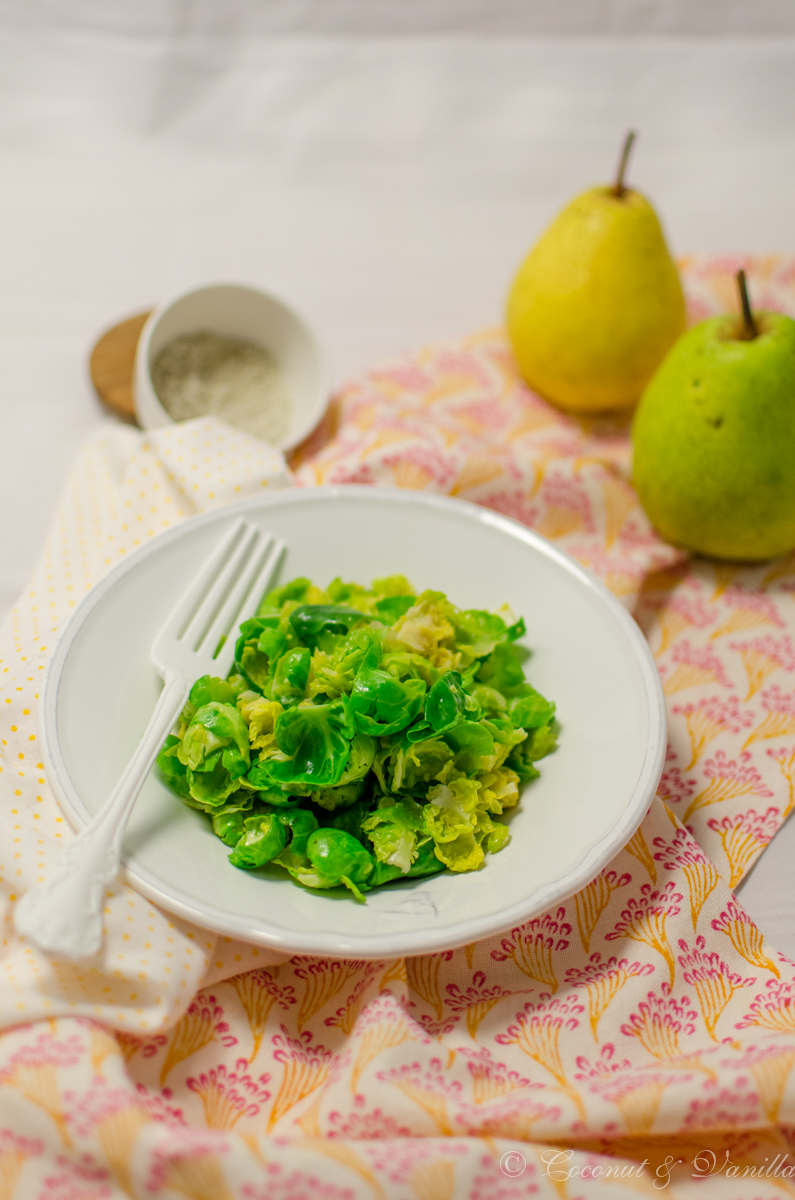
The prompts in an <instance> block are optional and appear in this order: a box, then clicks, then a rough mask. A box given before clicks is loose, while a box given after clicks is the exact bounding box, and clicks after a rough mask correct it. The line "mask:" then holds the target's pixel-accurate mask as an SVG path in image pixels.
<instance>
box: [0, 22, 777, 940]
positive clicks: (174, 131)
mask: <svg viewBox="0 0 795 1200" xmlns="http://www.w3.org/2000/svg"><path fill="white" fill-rule="evenodd" d="M0 64H1V65H0V281H2V286H1V287H0V412H2V434H3V436H2V438H0V512H2V517H3V520H2V524H0V539H1V541H0V562H2V572H1V573H0V613H1V612H4V611H5V610H6V609H7V608H8V607H9V606H10V604H11V603H12V601H13V599H14V597H15V596H16V594H17V593H18V592H19V591H20V590H21V589H22V587H23V585H24V583H25V581H26V578H27V577H28V575H29V573H30V570H31V567H32V564H33V562H34V560H35V557H36V555H37V553H38V549H39V546H40V545H41V542H42V540H43V537H44V534H45V531H46V528H47V525H48V522H49V520H50V517H51V514H52V511H53V508H54V504H55V500H56V497H57V494H58V491H59V489H60V487H61V485H62V483H63V480H64V479H65V476H66V472H67V470H68V467H69V464H70V462H71V460H72V457H73V455H74V453H75V451H76V449H77V447H78V445H79V444H80V443H81V441H82V440H83V439H84V438H85V436H86V435H87V434H88V433H89V432H90V431H91V430H92V429H94V428H96V427H97V426H98V425H99V424H101V423H102V422H103V421H107V420H110V419H111V418H108V417H106V416H105V415H104V413H103V412H102V410H101V408H100V406H99V404H98V402H97V401H96V399H95V398H94V396H93V394H92V391H91V388H90V385H89V384H88V381H87V371H86V360H87V354H88V351H89V349H90V347H91V345H92V343H93V341H94V340H95V338H96V336H97V334H98V333H99V332H100V331H101V329H102V328H104V327H105V326H107V325H109V324H112V323H113V322H114V321H115V320H117V319H119V318H120V317H122V316H125V315H127V314H129V313H130V312H135V311H137V310H140V309H142V308H145V307H148V306H150V305H151V304H152V303H153V302H155V301H156V300H158V299H161V298H164V297H166V296H168V295H170V294H173V293H174V292H176V291H177V290H179V289H181V288H182V287H184V286H187V285H190V284H193V283H199V282H202V281H207V280H211V279H223V278H227V279H233V280H234V279H239V280H250V281H253V282H257V283H260V284H263V285H265V286H267V287H269V288H271V289H273V290H274V291H277V292H279V293H282V294H283V295H285V296H286V297H287V298H289V299H291V300H292V301H293V302H294V303H295V304H296V305H297V306H298V307H299V308H300V309H301V310H303V311H304V312H305V314H306V315H307V316H308V317H309V318H310V319H311V320H312V321H313V322H314V323H315V325H316V326H317V328H318V330H319V331H320V333H321V335H322V337H323V338H324V340H325V342H326V344H327V346H328V348H329V350H330V353H331V357H332V362H333V363H334V373H335V379H336V380H337V381H341V380H343V379H344V378H345V377H346V376H349V375H351V374H352V373H354V372H356V371H359V370H361V369H363V368H364V367H366V366H368V365H371V364H374V363H377V362H378V361H380V360H383V359H385V358H388V357H391V356H394V355H396V354H400V353H401V352H403V351H406V350H410V349H412V348H415V347H417V346H418V345H421V344H422V343H424V342H427V341H431V340H438V339H441V338H448V337H455V336H457V335H459V334H463V333H466V332H469V331H471V330H473V329H475V328H477V327H478V326H482V325H486V324H492V323H495V322H497V321H499V319H500V316H501V310H502V304H503V298H504V295H505V290H506V287H507V284H508V281H509V279H510V277H511V274H512V272H513V270H514V269H515V267H516V265H517V264H518V262H519V260H520V259H521V257H522V256H523V254H524V253H525V251H526V249H527V248H528V247H529V245H530V244H531V243H532V242H533V241H534V239H535V238H536V237H537V236H538V234H539V232H540V231H541V229H542V228H543V226H544V224H545V223H546V222H547V221H548V220H549V219H550V217H551V216H552V215H553V214H554V213H555V211H556V210H557V209H558V208H559V207H560V206H561V204H562V203H563V202H565V201H566V200H567V199H568V198H569V197H570V196H571V195H572V194H574V193H576V192H578V191H580V190H582V189H583V188H585V187H588V186H590V185H592V184H593V183H596V182H600V181H604V180H606V179H607V178H608V177H609V176H610V175H611V174H612V172H613V171H614V168H615V161H616V157H617V154H618V148H619V144H620V142H621V140H622V138H623V135H624V132H625V131H626V129H627V128H630V127H633V128H636V129H637V130H638V131H639V133H640V139H639V142H638V145H637V150H636V153H635V156H634V159H633V164H632V169H631V172H630V175H631V182H632V183H633V184H636V185H637V186H639V187H640V188H641V189H642V190H643V191H645V192H646V193H647V194H649V195H650V196H651V197H652V199H653V200H654V202H655V203H656V205H657V207H658V210H659V211H660V213H661V215H662V217H663V220H664V223H665V225H666V227H667V229H668V232H669V235H670V240H671V243H672V246H673V248H674V249H675V251H677V252H686V251H689V250H693V251H722V250H726V251H754V252H763V251H776V250H779V251H790V252H795V153H794V151H795V133H794V132H793V131H794V130H795V124H794V123H793V116H794V115H795V3H793V0H668V2H662V0H535V2H528V0H273V2H270V3H268V2H263V0H259V2H256V0H200V2H196V3H191V2H190V0H0ZM793 828H795V827H793ZM787 837H789V840H790V842H792V843H793V849H795V835H793V833H792V832H791V830H790V828H789V827H788V829H787V830H786V831H785V834H784V836H783V837H779V839H777V841H776V843H775V845H774V846H773V847H772V848H771V850H769V851H768V852H767V854H766V855H765V856H764V858H763V861H762V865H761V867H760V869H758V870H757V871H756V872H755V873H754V874H753V875H752V877H751V880H750V882H749V884H748V886H747V887H746V889H745V891H744V900H745V902H746V903H747V904H748V906H749V908H750V910H751V912H752V913H753V914H754V915H755V916H756V917H757V918H758V919H759V920H760V921H761V922H762V924H763V927H764V928H765V929H766V930H767V931H768V932H769V933H770V935H771V936H772V937H773V939H774V942H775V943H776V944H777V945H779V946H780V947H781V948H782V949H786V948H787V941H788V939H789V940H791V942H792V949H791V951H790V952H791V953H793V952H795V937H793V935H792V934H791V933H790V932H789V930H790V929H791V928H792V925H793V922H792V921H791V917H792V915H795V902H790V901H789V899H788V898H787V899H786V900H785V899H782V897H783V896H786V893H787V888H786V887H785V885H784V883H783V881H785V880H788V859H789V858H791V854H792V850H791V849H788V845H787V841H786V839H787Z"/></svg>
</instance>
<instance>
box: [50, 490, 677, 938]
mask: <svg viewBox="0 0 795 1200" xmlns="http://www.w3.org/2000/svg"><path fill="white" fill-rule="evenodd" d="M365 496H366V497H367V500H368V502H369V503H373V502H376V503H387V502H390V501H391V502H394V501H396V500H397V501H399V502H400V504H401V505H405V504H408V505H410V506H411V505H416V506H417V507H420V508H422V507H431V508H435V509H441V510H443V511H447V512H453V513H455V514H456V515H458V516H466V517H469V518H470V519H475V520H477V521H479V522H482V523H483V524H486V525H491V526H493V527H495V528H496V529H499V530H501V531H502V532H504V533H506V534H507V535H509V536H511V537H514V538H518V540H520V541H523V542H524V543H525V544H527V545H529V546H531V547H532V548H533V549H535V550H536V551H538V552H540V553H541V554H543V555H544V556H545V557H547V558H549V559H552V560H553V561H554V562H556V563H557V565H558V566H559V567H562V568H563V569H564V570H565V571H566V572H567V573H569V574H570V575H573V576H574V577H575V578H576V579H577V580H578V582H579V583H580V584H581V585H584V586H585V587H586V588H587V589H588V590H589V591H590V592H591V593H592V594H593V595H594V596H596V597H597V598H598V600H599V601H600V602H601V604H602V605H603V606H606V607H607V609H608V611H609V612H610V613H611V614H612V616H613V617H614V619H615V620H616V621H617V623H618V625H619V628H620V629H621V632H622V633H623V634H624V635H625V637H626V638H627V640H628V642H629V643H630V645H631V646H632V647H633V648H634V650H635V659H636V661H637V664H638V666H639V669H640V676H641V681H642V685H643V694H644V698H645V700H646V704H647V714H648V735H647V739H646V746H645V748H644V752H643V759H642V763H641V766H640V769H639V772H638V776H637V778H636V780H635V783H634V785H633V787H632V788H631V790H630V791H629V794H628V797H627V800H626V803H625V805H624V809H623V811H622V813H621V816H620V817H619V819H618V820H617V821H616V822H615V823H614V825H613V827H612V828H611V829H610V831H609V832H608V833H606V834H605V835H604V836H603V837H602V838H600V839H599V840H598V841H597V842H596V843H595V844H594V845H592V846H591V847H589V848H588V850H587V851H586V852H585V853H584V854H583V856H582V858H581V859H580V860H579V861H578V862H577V864H576V865H575V866H574V867H573V868H572V869H571V870H570V871H568V872H567V873H566V875H564V876H560V877H559V878H558V879H556V880H555V881H553V882H552V883H548V884H546V885H545V886H543V887H539V888H537V889H535V890H534V891H532V892H531V893H530V894H529V895H528V896H527V897H524V898H523V900H522V901H521V902H517V903H516V904H514V905H512V906H511V907H510V908H508V909H504V910H500V913H499V914H495V913H492V914H490V915H487V916H484V917H482V918H479V919H472V918H468V919H466V920H464V921H460V922H457V923H454V924H452V925H450V926H447V927H446V932H444V931H442V930H438V931H437V930H434V929H433V928H432V927H425V928H423V929H416V930H407V931H406V930H404V931H395V932H389V931H387V930H382V931H380V932H379V933H376V934H368V935H363V936H362V937H361V938H360V937H354V938H349V937H346V936H343V935H335V937H336V941H335V942H334V944H333V945H332V946H328V945H323V946H320V945H319V944H318V940H317V937H316V936H313V934H312V932H311V931H309V932H308V933H301V934H296V935H294V934H292V933H290V932H288V931H285V930H281V929H279V928H274V927H270V928H262V925H263V922H262V921H261V920H259V919H257V923H256V927H255V926H254V925H252V923H251V922H252V920H253V917H251V916H249V917H237V916H232V915H230V914H228V913H224V912H222V911H220V910H216V909H214V908H213V907H212V905H209V906H207V907H206V908H204V909H202V910H199V909H198V908H197V907H196V905H195V903H194V901H193V900H192V899H191V898H190V897H186V896H185V895H184V893H183V892H181V891H180V890H179V888H178V887H174V886H168V885H167V884H164V882H163V880H162V879H161V878H160V877H159V876H154V875H152V873H151V872H149V871H148V870H147V868H145V867H143V866H141V865H140V864H136V863H135V860H134V859H132V860H125V859H123V860H122V869H121V871H120V877H121V878H123V879H125V880H126V882H128V883H129V884H130V885H131V886H132V887H133V888H135V889H136V890H137V891H139V892H140V893H142V894H143V895H145V896H146V897H147V898H148V899H150V900H152V901H153V902H154V903H155V904H157V905H158V906H159V907H160V908H162V909H164V910H165V911H166V912H167V913H171V914H174V915H176V916H178V917H180V918H182V919H183V920H186V921H189V922H190V923H191V924H193V925H195V926H197V927H199V928H202V929H209V930H211V931H213V932H215V933H218V934H222V935H225V936H232V937H236V938H239V939H240V940H242V941H246V942H249V943H252V944H254V945H259V946H265V947H267V948H269V949H271V950H274V951H278V952H280V953H285V954H307V955H313V956H317V957H325V958H349V957H355V958H360V959H366V960H374V959H384V958H395V957H401V956H404V955H409V956H410V955H416V954H430V953H436V952H439V951H443V950H451V949H454V948H455V947H457V946H461V945H464V944H466V943H470V942H475V941H479V940H481V939H483V938H486V937H490V936H496V935H498V934H500V933H502V932H505V931H506V930H508V929H511V928H514V927H515V926H517V925H521V924H523V923H524V922H526V921H528V920H531V919H532V918H533V917H535V916H538V914H540V913H543V912H544V911H546V910H547V909H549V908H550V907H552V906H553V905H554V904H556V903H559V902H562V901H564V900H567V899H569V898H570V897H571V896H572V895H573V894H574V893H575V892H577V891H579V890H581V888H583V887H585V886H586V885H587V884H588V883H589V882H590V881H591V880H592V879H593V878H595V876H596V875H598V873H599V872H600V871H601V870H602V869H603V867H604V866H606V865H607V863H608V862H609V861H610V860H611V859H612V858H613V857H614V856H615V854H617V853H618V852H619V851H620V850H621V849H623V847H624V846H625V845H626V843H627V842H628V841H629V839H630V838H631V837H632V835H633V834H634V833H635V831H636V830H637V828H638V827H639V825H640V824H641V822H642V820H643V818H644V816H645V815H646V812H647V810H648V808H649V806H650V804H651V802H652V799H653V797H654V793H655V791H656V788H657V784H658V782H659V778H660V775H661V772H662V769H663V765H664V762H665V752H666V744H667V715H666V708H665V698H664V694H663V689H662V683H661V680H660V676H659V672H658V671H657V667H656V664H655V661H654V658H653V656H652V653H651V650H650V648H649V645H648V642H647V641H646V639H645V637H644V636H643V634H642V632H641V630H640V627H639V626H638V625H637V623H636V622H635V620H634V618H633V617H632V616H631V614H630V613H629V612H628V610H627V609H626V608H625V607H624V606H623V605H622V604H621V602H620V601H619V600H618V599H617V598H616V597H615V596H614V595H613V593H612V592H610V591H609V590H608V589H607V587H605V585H604V584H603V583H602V582H601V581H600V580H598V579H597V578H596V577H595V576H593V575H592V574H591V573H590V572H589V571H588V570H587V568H585V567H583V566H582V564H581V563H579V562H578V561H577V560H576V559H574V558H573V557H572V556H571V555H570V554H568V553H567V552H566V551H565V550H562V549H561V548H560V547H559V546H556V545H555V544H554V543H552V542H550V541H549V540H548V539H547V538H545V537H543V536H542V535H541V534H539V533H536V532H535V531H534V530H532V529H529V528H528V527H527V526H525V525H522V524H521V522H519V521H516V520H514V519H513V518H512V517H508V516H504V515H503V514H502V513H496V512H494V511H493V510H492V509H487V508H484V507H483V506H481V505H478V504H474V503H472V502H471V501H468V500H460V499H458V498H456V497H450V496H446V495H439V494H437V493H428V492H420V491H411V490H409V489H404V488H395V487H380V486H373V485H372V484H338V485H333V484H332V485H321V486H317V487H311V488H303V487H295V488H284V489H280V490H279V491H274V492H271V493H268V492H263V493H262V494H260V495H256V496H248V497H244V498H243V499H241V500H237V501H234V502H232V503H230V504H225V505H222V506H219V507H218V508H214V509H211V510H210V511H208V512H203V513H197V514H195V515H193V516H190V517H188V518H186V519H185V520H183V521H180V522H179V523H178V524H176V525H173V526H172V527H171V528H170V529H167V530H164V531H163V532H162V533H158V534H156V535H155V536H154V537H152V538H150V539H149V540H148V541H147V542H145V543H144V544H143V545H142V546H139V547H137V548H136V549H135V550H134V551H133V552H132V553H131V554H129V555H128V556H126V557H125V558H124V559H123V560H122V561H121V562H119V563H116V564H115V565H114V566H113V567H111V568H110V570H109V571H108V572H107V573H106V574H105V575H104V576H103V577H102V578H101V579H100V580H99V581H98V582H97V583H96V584H95V585H94V586H93V587H92V588H90V590H89V591H88V592H87V593H86V595H85V596H84V597H83V598H82V599H81V600H80V602H79V603H78V605H77V607H76V609H75V611H74V612H73V613H72V614H71V616H70V617H69V620H68V621H67V623H66V624H65V626H64V627H63V629H62V630H61V632H60V634H59V636H58V639H57V642H56V645H55V647H54V649H53V652H52V654H51V656H50V659H49V661H48V663H47V668H46V671H45V678H44V683H43V688H42V693H41V699H40V700H39V730H40V739H41V748H42V754H43V761H44V765H45V778H46V779H47V781H48V783H49V785H50V787H51V788H52V791H53V794H54V795H55V798H56V800H57V801H58V804H59V805H60V807H61V808H62V810H63V811H64V814H65V815H66V817H67V819H68V820H69V823H70V825H71V827H72V828H73V829H75V830H78V831H79V830H80V829H82V828H83V826H84V825H85V824H87V822H88V820H89V819H90V816H91V814H90V813H89V811H88V809H87V808H86V807H85V805H84V804H83V801H82V800H81V798H80V796H79V794H78V792H77V789H76V787H75V786H74V784H73V783H72V780H71V777H70V775H69V771H68V768H67V766H66V762H65V760H64V758H63V754H62V752H61V748H60V744H59V739H58V722H57V718H58V696H59V691H60V683H61V679H62V676H63V671H64V667H65V665H66V662H67V660H68V657H69V653H70V650H71V647H72V645H73V644H74V641H75V639H76V637H77V635H78V634H79V632H80V631H81V629H82V628H83V626H84V625H85V623H86V621H87V620H88V619H89V617H90V616H91V614H92V612H93V611H94V609H95V608H96V607H97V605H98V604H100V603H101V601H102V600H103V598H104V596H105V595H106V594H107V593H108V592H109V591H110V590H111V589H112V588H114V587H115V586H116V585H117V583H118V582H119V581H120V580H121V579H123V578H124V576H125V575H126V574H128V573H129V572H130V571H133V570H135V569H136V567H137V564H138V563H139V562H142V561H143V560H145V559H146V558H148V557H149V556H150V555H152V554H153V553H156V552H157V551H158V550H159V549H160V548H161V547H163V546H165V545H167V543H168V542H170V541H173V540H175V539H176V538H179V537H181V536H184V533H185V530H186V529H195V528H197V527H199V526H202V525H210V524H213V523H214V522H216V521H220V520H224V519H227V518H232V517H235V516H238V515H241V514H245V513H246V512H248V511H250V510H252V509H260V508H265V509H268V508H271V507H278V506H280V505H283V504H295V503H299V504H301V503H310V502H313V501H316V500H317V499H318V498H319V497H326V498H328V499H333V498H334V497H340V498H346V497H350V498H356V499H357V500H361V499H362V498H364V497H365ZM655 733H656V734H657V737H656V744H655V736H654V735H655ZM423 886H428V881H427V880H418V881H416V886H415V888H413V889H411V890H412V891H415V892H416V891H417V890H418V889H419V888H421V887H423ZM404 890H405V889H404ZM265 924H266V925H267V923H265ZM456 930H459V932H456ZM323 940H324V941H328V938H327V937H324V939H323Z"/></svg>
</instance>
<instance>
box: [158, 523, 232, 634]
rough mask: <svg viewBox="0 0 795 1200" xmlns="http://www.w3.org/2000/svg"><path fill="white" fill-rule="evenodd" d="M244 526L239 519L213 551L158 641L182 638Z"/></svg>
mask: <svg viewBox="0 0 795 1200" xmlns="http://www.w3.org/2000/svg"><path fill="white" fill-rule="evenodd" d="M245 525H246V522H245V521H244V520H243V518H242V517H241V518H240V520H238V521H236V522H235V523H234V525H232V527H231V528H230V529H229V530H228V531H227V534H226V536H225V537H224V538H223V540H222V541H221V542H220V544H219V545H218V546H217V547H216V549H215V550H214V551H213V553H212V555H211V556H210V558H209V559H208V560H207V562H206V563H205V565H204V567H203V568H202V570H201V571H200V573H199V575H198V576H197V578H196V580H195V581H194V586H193V587H192V588H191V589H190V590H189V591H188V592H187V593H186V594H185V595H183V596H182V597H181V599H180V600H179V602H178V604H177V606H176V607H175V608H174V609H173V611H172V612H171V614H170V615H169V617H168V620H167V621H166V623H165V624H164V626H163V628H162V629H161V631H160V633H159V634H158V638H157V640H158V641H160V640H161V639H165V638H175V639H176V638H180V637H182V636H183V634H184V632H185V630H186V629H187V628H188V625H189V624H190V622H191V621H192V620H193V619H194V618H195V616H196V614H197V612H198V610H199V606H200V605H201V603H202V601H203V600H204V598H205V596H206V594H207V589H208V588H209V587H211V585H212V583H213V580H215V579H216V578H217V576H218V572H219V571H220V570H221V569H222V567H223V565H224V563H225V562H226V559H227V558H228V556H229V554H230V553H231V552H232V549H233V547H234V545H235V543H236V542H237V541H238V540H239V538H240V536H241V534H242V532H243V529H244V528H245Z"/></svg>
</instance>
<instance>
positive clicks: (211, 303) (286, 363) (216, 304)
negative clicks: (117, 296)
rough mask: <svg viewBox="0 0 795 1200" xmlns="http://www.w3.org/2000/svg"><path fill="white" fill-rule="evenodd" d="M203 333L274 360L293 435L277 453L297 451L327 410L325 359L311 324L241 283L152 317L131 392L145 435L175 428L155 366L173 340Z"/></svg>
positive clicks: (180, 299) (205, 291)
mask: <svg viewBox="0 0 795 1200" xmlns="http://www.w3.org/2000/svg"><path fill="white" fill-rule="evenodd" d="M205 329H207V330H210V331H211V332H212V333H218V334H221V335H223V336H226V337H236V338H241V339H243V340H245V341H250V342H254V343H255V344H256V345H258V346H261V347H262V349H263V350H267V351H268V352H269V353H270V354H271V355H272V356H273V358H274V360H275V362H276V365H277V366H278V367H279V369H280V371H281V372H282V374H283V375H284V378H285V381H286V383H287V386H288V388H289V390H290V395H291V398H292V408H291V416H290V429H289V432H288V434H287V436H286V437H285V438H283V439H282V441H281V442H279V443H278V449H279V450H284V451H288V450H292V449H294V448H295V447H296V446H297V445H299V443H300V442H302V441H303V440H304V438H305V437H306V436H307V435H308V434H310V433H311V432H312V430H313V429H314V427H315V426H316V425H317V423H318V421H319V420H320V418H321V417H322V416H323V413H324V412H325V410H326V406H327V404H328V396H329V382H328V370H327V366H326V361H325V356H324V354H323V351H322V349H321V346H320V343H319V342H318V340H317V337H316V336H315V334H314V333H313V332H312V330H311V329H310V328H309V326H308V325H307V323H306V322H305V321H304V320H303V319H302V318H301V317H300V316H299V315H298V313H296V312H295V311H294V310H293V309H292V308H290V307H289V306H288V305H287V304H285V303H284V301H283V300H279V299H278V298H277V297H276V296H272V295H270V294H269V293H268V292H263V291H261V290H260V289H259V288H255V287H248V286H246V285H244V284H240V283H217V284H207V285H206V286H204V287H199V288H193V289H192V290H191V291H189V292H183V294H182V295H181V296H177V297H176V298H175V299H173V300H168V301H166V302H165V303H163V304H160V305H158V307H157V308H156V309H155V310H154V312H153V313H152V314H151V315H150V317H149V319H148V321H147V322H146V324H145V325H144V327H143V330H142V331H141V337H140V339H139V342H138V349H137V350H136V354H135V376H134V388H133V392H134V398H135V412H136V416H137V417H138V423H139V424H140V425H141V426H142V427H143V428H144V429H158V428H160V427H161V426H162V425H173V424H174V418H173V417H172V416H171V415H170V414H169V413H168V412H166V410H165V408H164V407H163V405H162V404H161V402H160V399H159V398H158V395H157V393H156V391H155V389H154V385H153V383H152V364H153V363H154V361H155V359H156V358H157V356H158V354H159V353H160V351H161V350H162V349H163V347H164V346H165V345H167V344H168V343H169V342H170V341H173V339H174V338H177V337H182V336H183V335H184V334H188V333H197V332H198V331H199V330H205Z"/></svg>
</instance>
